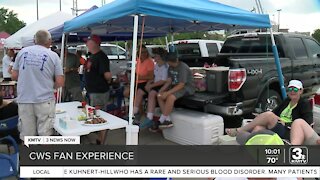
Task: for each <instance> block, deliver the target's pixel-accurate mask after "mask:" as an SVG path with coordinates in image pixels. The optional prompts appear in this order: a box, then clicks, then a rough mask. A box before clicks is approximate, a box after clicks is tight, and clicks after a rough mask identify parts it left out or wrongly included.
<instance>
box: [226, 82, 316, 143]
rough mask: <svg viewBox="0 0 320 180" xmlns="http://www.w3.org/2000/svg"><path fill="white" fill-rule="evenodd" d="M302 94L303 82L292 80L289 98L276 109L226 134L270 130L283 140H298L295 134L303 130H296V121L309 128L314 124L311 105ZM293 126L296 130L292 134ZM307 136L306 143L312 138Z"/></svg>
mask: <svg viewBox="0 0 320 180" xmlns="http://www.w3.org/2000/svg"><path fill="white" fill-rule="evenodd" d="M302 93H303V85H302V83H301V81H299V80H291V81H290V82H289V85H288V98H287V99H285V100H284V101H283V102H282V103H281V104H280V105H279V106H278V107H277V108H276V109H274V110H273V111H272V112H271V111H270V112H264V113H262V114H260V115H258V116H257V117H256V118H254V119H253V121H252V122H250V123H248V124H247V125H245V126H243V127H240V128H231V129H226V133H227V134H228V135H230V136H233V137H234V136H236V135H237V134H238V132H256V131H259V130H262V129H269V130H272V131H273V132H275V133H277V134H278V135H279V136H280V137H281V138H283V139H288V140H291V138H290V136H293V138H296V134H295V132H296V131H299V132H301V131H302V130H301V129H297V128H296V122H295V121H297V124H298V123H300V124H302V123H304V124H306V125H308V126H310V124H312V123H313V114H312V108H311V105H310V103H309V101H308V100H307V99H304V98H301V94H302ZM301 121H303V122H301ZM292 125H293V128H294V130H293V131H292V132H291V134H290V129H291V126H292ZM310 128H311V127H310ZM296 129H297V130H296ZM304 135H305V134H304ZM307 135H308V136H303V140H302V141H306V139H307V138H309V137H310V135H309V134H307ZM300 136H302V135H300ZM293 141H295V140H293Z"/></svg>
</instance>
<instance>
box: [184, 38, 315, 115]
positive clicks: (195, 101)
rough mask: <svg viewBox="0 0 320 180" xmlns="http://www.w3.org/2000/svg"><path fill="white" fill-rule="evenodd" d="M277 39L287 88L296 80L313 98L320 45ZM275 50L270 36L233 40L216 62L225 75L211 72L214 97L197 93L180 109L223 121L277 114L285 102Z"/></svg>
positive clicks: (185, 101)
mask: <svg viewBox="0 0 320 180" xmlns="http://www.w3.org/2000/svg"><path fill="white" fill-rule="evenodd" d="M274 36H275V42H276V45H277V48H278V51H279V52H278V53H279V57H280V62H281V67H282V72H283V76H284V80H285V85H287V84H288V82H289V81H290V80H291V79H299V80H301V81H302V82H303V85H304V89H305V90H304V96H310V95H312V94H314V93H315V92H316V90H317V89H318V88H319V85H320V44H319V43H318V42H317V41H316V40H314V39H313V38H312V37H309V36H305V35H298V34H290V33H289V34H285V33H275V34H274ZM271 46H272V45H271V38H270V34H269V33H254V34H241V35H233V36H230V37H228V38H227V40H226V41H225V43H224V45H223V46H222V49H221V51H220V53H219V54H218V56H217V57H216V58H215V59H214V60H213V61H214V63H215V64H217V65H218V66H224V67H226V68H225V70H224V71H221V69H220V70H216V71H215V70H213V71H207V85H208V88H209V87H211V88H210V92H208V91H205V92H197V93H196V94H195V95H193V96H189V97H185V98H183V99H181V100H180V101H179V102H178V104H183V106H187V107H189V108H196V109H201V110H202V111H204V112H209V113H214V114H220V115H223V116H243V115H247V114H251V113H253V112H258V113H259V112H263V111H267V110H271V109H274V108H275V107H276V106H277V105H278V104H279V103H280V102H281V101H282V98H281V91H280V86H279V79H278V74H277V70H276V66H275V61H274V57H273V53H272V48H271ZM182 60H183V59H182ZM183 61H184V60H183ZM185 62H186V63H188V62H187V61H185ZM226 69H227V70H226ZM208 72H209V74H208Z"/></svg>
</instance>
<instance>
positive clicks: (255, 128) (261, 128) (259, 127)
mask: <svg viewBox="0 0 320 180" xmlns="http://www.w3.org/2000/svg"><path fill="white" fill-rule="evenodd" d="M264 129H266V128H265V127H263V126H256V127H254V128H253V129H252V131H251V132H257V131H261V130H264Z"/></svg>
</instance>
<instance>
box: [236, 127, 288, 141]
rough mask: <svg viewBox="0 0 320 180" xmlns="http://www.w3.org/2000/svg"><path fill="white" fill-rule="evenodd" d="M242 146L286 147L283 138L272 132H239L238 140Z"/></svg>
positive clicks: (265, 130)
mask: <svg viewBox="0 0 320 180" xmlns="http://www.w3.org/2000/svg"><path fill="white" fill-rule="evenodd" d="M236 140H237V142H238V143H239V144H240V145H284V142H283V141H282V139H281V137H280V136H279V135H278V134H277V133H275V132H273V131H271V130H267V129H264V130H260V131H257V132H253V133H249V132H239V133H238V135H237V138H236Z"/></svg>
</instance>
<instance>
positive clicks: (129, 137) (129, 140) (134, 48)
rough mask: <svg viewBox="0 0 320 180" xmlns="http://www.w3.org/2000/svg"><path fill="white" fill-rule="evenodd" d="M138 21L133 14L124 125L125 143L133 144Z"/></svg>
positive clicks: (135, 134) (137, 17)
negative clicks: (129, 74)
mask: <svg viewBox="0 0 320 180" xmlns="http://www.w3.org/2000/svg"><path fill="white" fill-rule="evenodd" d="M138 22H139V16H138V15H134V26H133V39H132V56H131V62H132V66H131V79H130V98H129V124H128V126H127V127H126V128H127V129H126V131H127V137H126V144H127V145H133V144H137V142H132V141H133V140H132V139H136V138H137V137H136V138H134V137H133V136H137V135H138V134H137V133H131V132H132V131H131V128H132V117H133V100H134V94H135V93H134V85H135V75H136V57H137V52H136V51H137V42H138Z"/></svg>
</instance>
